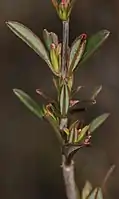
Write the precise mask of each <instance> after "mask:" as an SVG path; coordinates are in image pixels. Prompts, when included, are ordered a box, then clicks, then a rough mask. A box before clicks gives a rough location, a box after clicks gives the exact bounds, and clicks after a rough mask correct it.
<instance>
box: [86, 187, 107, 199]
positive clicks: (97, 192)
mask: <svg viewBox="0 0 119 199" xmlns="http://www.w3.org/2000/svg"><path fill="white" fill-rule="evenodd" d="M86 199H103V194H102V190H101V188H100V187H98V188H95V189H94V190H93V192H92V193H91V194H89V196H88V197H87V198H86Z"/></svg>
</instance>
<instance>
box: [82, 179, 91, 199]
mask: <svg viewBox="0 0 119 199" xmlns="http://www.w3.org/2000/svg"><path fill="white" fill-rule="evenodd" d="M91 190H92V185H91V183H90V182H89V181H86V183H85V186H84V188H83V190H82V197H81V199H86V198H87V196H88V195H89V193H90V192H91Z"/></svg>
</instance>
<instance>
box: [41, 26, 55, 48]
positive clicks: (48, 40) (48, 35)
mask: <svg viewBox="0 0 119 199" xmlns="http://www.w3.org/2000/svg"><path fill="white" fill-rule="evenodd" d="M43 38H44V42H45V44H46V47H47V48H48V50H49V51H50V48H51V44H52V43H54V44H55V45H56V46H57V45H58V36H57V35H56V34H55V33H54V32H48V31H47V30H46V29H44V30H43Z"/></svg>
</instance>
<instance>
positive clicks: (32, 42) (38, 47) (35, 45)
mask: <svg viewBox="0 0 119 199" xmlns="http://www.w3.org/2000/svg"><path fill="white" fill-rule="evenodd" d="M6 24H7V26H8V27H9V28H10V29H11V30H12V32H13V33H14V34H16V35H17V36H18V37H19V38H20V39H22V40H23V41H24V42H25V43H26V44H27V45H28V46H30V47H31V48H32V49H33V50H34V51H35V52H36V53H37V54H38V55H39V56H40V57H41V58H42V59H44V60H45V62H46V63H47V64H48V66H49V67H50V69H51V70H52V72H54V71H53V69H52V65H51V63H50V59H49V56H48V53H47V51H46V49H45V47H44V45H43V43H42V42H41V40H40V38H38V37H37V36H36V35H35V34H34V33H33V32H32V31H31V30H30V29H28V28H27V27H25V26H24V25H23V24H20V23H18V22H15V21H8V22H6Z"/></svg>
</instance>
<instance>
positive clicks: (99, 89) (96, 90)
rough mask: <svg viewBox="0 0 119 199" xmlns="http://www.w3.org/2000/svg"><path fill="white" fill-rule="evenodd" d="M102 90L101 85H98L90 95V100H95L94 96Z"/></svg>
mask: <svg viewBox="0 0 119 199" xmlns="http://www.w3.org/2000/svg"><path fill="white" fill-rule="evenodd" d="M101 90H102V86H98V87H97V88H96V89H95V91H94V92H93V95H92V97H91V99H92V100H95V98H96V97H97V95H98V94H99V93H100V92H101Z"/></svg>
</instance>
